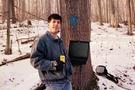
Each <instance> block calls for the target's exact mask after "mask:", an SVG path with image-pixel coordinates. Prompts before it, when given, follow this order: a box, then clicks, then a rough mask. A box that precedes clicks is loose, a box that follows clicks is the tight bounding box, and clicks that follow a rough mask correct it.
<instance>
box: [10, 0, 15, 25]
mask: <svg viewBox="0 0 135 90" xmlns="http://www.w3.org/2000/svg"><path fill="white" fill-rule="evenodd" d="M11 9H12V23H16V17H15V9H14V0H11Z"/></svg>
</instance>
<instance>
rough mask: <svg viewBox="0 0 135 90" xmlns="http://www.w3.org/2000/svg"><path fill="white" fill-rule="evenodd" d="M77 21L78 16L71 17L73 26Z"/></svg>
mask: <svg viewBox="0 0 135 90" xmlns="http://www.w3.org/2000/svg"><path fill="white" fill-rule="evenodd" d="M77 21H78V17H77V16H71V17H70V18H69V23H70V24H71V25H72V26H75V25H76V24H77Z"/></svg>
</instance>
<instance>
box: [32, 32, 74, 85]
mask: <svg viewBox="0 0 135 90" xmlns="http://www.w3.org/2000/svg"><path fill="white" fill-rule="evenodd" d="M60 55H65V65H64V68H63V71H60V72H57V71H56V70H53V65H52V61H54V60H55V59H56V58H58V57H59V56H60ZM30 62H31V64H32V66H33V67H34V68H36V69H38V72H39V76H40V78H41V80H42V82H43V83H45V84H46V83H55V82H64V81H66V80H70V76H71V75H72V73H73V71H72V66H71V63H70V60H69V58H68V56H67V51H66V48H65V46H64V44H63V42H62V40H61V39H60V38H58V39H55V38H54V37H53V36H52V35H51V33H50V32H46V34H44V35H43V36H41V37H40V38H39V39H38V40H36V41H35V42H34V45H33V47H32V54H31V58H30Z"/></svg>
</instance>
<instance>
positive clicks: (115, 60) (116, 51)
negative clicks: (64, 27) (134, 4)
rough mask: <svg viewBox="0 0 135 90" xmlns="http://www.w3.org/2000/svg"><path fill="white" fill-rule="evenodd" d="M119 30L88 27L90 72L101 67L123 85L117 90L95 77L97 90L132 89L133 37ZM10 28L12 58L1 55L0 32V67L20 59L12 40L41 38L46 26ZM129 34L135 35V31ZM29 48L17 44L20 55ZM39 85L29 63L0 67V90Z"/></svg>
mask: <svg viewBox="0 0 135 90" xmlns="http://www.w3.org/2000/svg"><path fill="white" fill-rule="evenodd" d="M24 24H26V22H24ZM0 26H1V25H0ZM120 26H121V27H122V28H117V29H116V28H112V27H109V24H107V23H105V24H104V25H103V26H99V25H98V23H97V22H93V23H92V25H91V27H92V31H91V43H90V46H91V47H90V50H91V60H92V61H91V62H92V66H93V70H94V71H95V68H96V66H97V65H104V66H106V67H107V70H108V72H109V73H110V74H112V75H114V76H117V77H119V78H121V80H120V81H121V83H122V84H123V87H119V86H118V85H116V84H115V83H113V82H112V81H109V80H108V79H106V78H104V77H101V76H98V75H97V77H98V78H99V81H98V85H99V87H100V90H134V89H135V70H134V69H133V67H134V66H135V61H134V60H135V35H132V36H128V35H126V32H127V26H124V25H123V24H120ZM11 27H12V29H11V40H12V43H13V45H12V50H13V51H12V52H13V54H12V55H5V54H4V49H5V45H6V30H0V39H1V40H0V63H1V62H2V61H3V60H7V61H9V60H12V59H14V58H16V57H18V56H20V53H19V52H18V43H17V41H16V40H17V39H21V38H29V37H33V36H39V35H42V34H44V32H45V31H46V30H47V23H46V22H44V21H36V20H33V21H32V26H28V27H19V24H17V25H12V26H11ZM15 27H16V28H15ZM133 31H134V32H135V28H134V29H133ZM23 40H24V41H25V40H27V39H23ZM31 44H32V42H30V43H27V44H21V41H19V45H20V50H21V52H22V55H24V54H26V53H28V52H30V50H31V48H30V46H31ZM39 82H40V79H39V76H38V72H37V70H36V69H34V68H33V67H32V66H31V64H30V60H29V59H25V60H21V61H17V62H14V63H10V64H7V65H4V66H0V90H33V89H34V88H35V87H36V84H37V83H39Z"/></svg>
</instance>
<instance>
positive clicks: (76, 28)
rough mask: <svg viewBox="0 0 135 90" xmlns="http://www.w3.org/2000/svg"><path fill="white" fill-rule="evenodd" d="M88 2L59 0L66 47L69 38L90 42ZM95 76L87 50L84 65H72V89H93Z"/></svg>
mask: <svg viewBox="0 0 135 90" xmlns="http://www.w3.org/2000/svg"><path fill="white" fill-rule="evenodd" d="M88 3H89V2H88V0H60V5H61V15H62V17H63V24H62V31H61V37H62V39H63V40H64V43H65V45H66V47H67V49H68V47H69V46H68V45H69V41H70V40H80V41H88V42H90V27H89V24H90V23H89V19H88V18H89V14H88V13H89V12H88V9H87V8H88V7H87V5H88ZM84 13H85V14H84ZM72 19H74V20H75V21H74V20H73V23H72V22H70V20H72ZM95 77H96V76H95V74H94V72H93V70H92V65H91V57H90V52H89V58H88V61H87V63H86V65H82V67H81V66H80V67H79V66H78V67H74V75H73V77H72V85H73V90H94V88H97V82H96V78H95ZM84 81H85V82H84Z"/></svg>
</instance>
